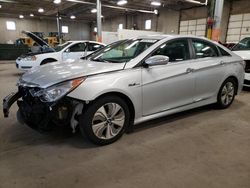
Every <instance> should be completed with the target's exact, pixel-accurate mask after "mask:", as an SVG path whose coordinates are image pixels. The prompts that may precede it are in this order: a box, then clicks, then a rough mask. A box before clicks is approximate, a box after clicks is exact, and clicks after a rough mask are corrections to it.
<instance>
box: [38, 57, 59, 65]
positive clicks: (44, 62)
mask: <svg viewBox="0 0 250 188" xmlns="http://www.w3.org/2000/svg"><path fill="white" fill-rule="evenodd" d="M55 61H57V60H56V59H54V58H46V59H44V60H42V62H41V64H40V65H44V64H46V63H52V62H55Z"/></svg>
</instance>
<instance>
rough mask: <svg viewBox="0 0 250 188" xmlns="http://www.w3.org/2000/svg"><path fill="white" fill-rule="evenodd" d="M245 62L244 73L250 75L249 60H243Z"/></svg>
mask: <svg viewBox="0 0 250 188" xmlns="http://www.w3.org/2000/svg"><path fill="white" fill-rule="evenodd" d="M245 62H246V68H245V72H246V73H250V60H245Z"/></svg>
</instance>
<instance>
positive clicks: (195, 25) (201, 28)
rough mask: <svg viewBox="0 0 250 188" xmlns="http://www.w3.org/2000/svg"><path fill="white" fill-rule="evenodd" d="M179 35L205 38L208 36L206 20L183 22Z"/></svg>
mask: <svg viewBox="0 0 250 188" xmlns="http://www.w3.org/2000/svg"><path fill="white" fill-rule="evenodd" d="M179 34H181V35H187V34H188V35H197V36H202V37H204V36H205V35H206V18H202V19H197V20H187V21H181V22H180V28H179Z"/></svg>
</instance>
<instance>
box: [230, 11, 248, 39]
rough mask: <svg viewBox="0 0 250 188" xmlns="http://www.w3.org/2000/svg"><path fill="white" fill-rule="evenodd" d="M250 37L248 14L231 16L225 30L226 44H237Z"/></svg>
mask: <svg viewBox="0 0 250 188" xmlns="http://www.w3.org/2000/svg"><path fill="white" fill-rule="evenodd" d="M249 35H250V13H247V14H237V15H231V16H230V19H229V24H228V30H227V40H226V41H227V42H238V41H239V40H241V39H243V38H245V37H247V36H249Z"/></svg>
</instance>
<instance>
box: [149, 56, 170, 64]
mask: <svg viewBox="0 0 250 188" xmlns="http://www.w3.org/2000/svg"><path fill="white" fill-rule="evenodd" d="M168 62H169V57H168V56H164V55H155V56H152V57H150V58H148V59H146V60H145V64H146V65H147V66H155V65H166V64H168Z"/></svg>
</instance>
